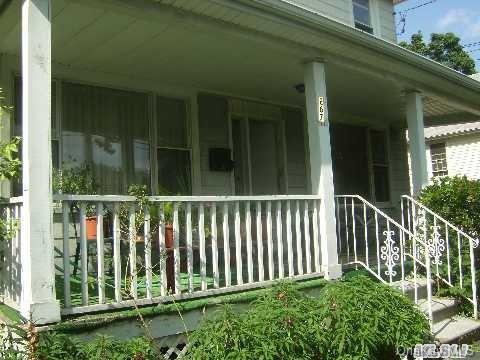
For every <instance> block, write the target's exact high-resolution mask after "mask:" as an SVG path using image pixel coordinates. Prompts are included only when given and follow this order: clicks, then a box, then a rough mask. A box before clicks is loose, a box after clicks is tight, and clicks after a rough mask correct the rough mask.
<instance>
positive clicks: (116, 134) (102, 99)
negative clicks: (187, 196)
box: [61, 82, 150, 194]
mask: <svg viewBox="0 0 480 360" xmlns="http://www.w3.org/2000/svg"><path fill="white" fill-rule="evenodd" d="M62 102H63V105H62V111H63V114H62V149H61V151H62V160H63V162H62V167H66V168H68V167H77V166H81V165H82V164H84V163H87V164H89V165H91V167H92V172H93V176H94V177H95V180H96V181H97V183H98V185H99V193H103V194H125V193H126V192H127V189H128V186H129V185H130V184H145V185H149V184H150V143H149V124H148V98H147V95H146V94H143V93H138V92H131V91H123V90H116V89H110V88H104V87H98V86H89V85H80V84H73V83H68V82H63V84H62Z"/></svg>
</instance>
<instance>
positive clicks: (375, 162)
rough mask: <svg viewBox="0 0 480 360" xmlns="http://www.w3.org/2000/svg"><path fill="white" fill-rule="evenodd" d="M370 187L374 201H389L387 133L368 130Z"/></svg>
mask: <svg viewBox="0 0 480 360" xmlns="http://www.w3.org/2000/svg"><path fill="white" fill-rule="evenodd" d="M370 151H371V169H372V175H371V176H372V185H373V186H372V187H373V192H374V198H375V201H376V202H389V201H390V176H389V171H390V170H389V161H388V143H387V133H386V132H385V131H381V130H370Z"/></svg>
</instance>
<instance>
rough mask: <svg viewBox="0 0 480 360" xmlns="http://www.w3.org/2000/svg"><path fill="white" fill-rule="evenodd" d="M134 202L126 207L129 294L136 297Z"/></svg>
mask: <svg viewBox="0 0 480 360" xmlns="http://www.w3.org/2000/svg"><path fill="white" fill-rule="evenodd" d="M135 222H136V220H135V204H132V205H130V206H129V208H128V240H129V244H130V253H129V258H130V296H132V297H133V298H134V299H137V297H138V291H137V243H136V242H137V229H136V225H135Z"/></svg>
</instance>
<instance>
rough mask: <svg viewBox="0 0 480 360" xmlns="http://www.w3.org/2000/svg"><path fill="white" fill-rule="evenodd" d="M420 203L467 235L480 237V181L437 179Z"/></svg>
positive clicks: (459, 178) (464, 178)
mask: <svg viewBox="0 0 480 360" xmlns="http://www.w3.org/2000/svg"><path fill="white" fill-rule="evenodd" d="M420 201H421V202H422V203H423V204H424V205H425V206H427V207H428V208H430V209H431V210H433V211H434V212H436V213H437V214H439V215H440V216H442V217H443V218H445V219H447V220H448V221H450V222H451V223H453V224H454V225H456V226H457V227H459V228H460V229H462V230H463V231H465V232H466V233H467V234H470V235H471V236H473V237H480V181H479V180H469V179H467V178H466V177H460V176H457V177H444V178H440V179H436V180H435V181H434V183H433V184H432V185H429V186H427V187H426V188H425V189H424V190H423V191H422V192H421V194H420Z"/></svg>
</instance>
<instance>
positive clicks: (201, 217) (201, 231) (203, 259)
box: [198, 203, 207, 290]
mask: <svg viewBox="0 0 480 360" xmlns="http://www.w3.org/2000/svg"><path fill="white" fill-rule="evenodd" d="M198 238H199V246H200V279H201V280H200V281H201V289H202V290H207V266H206V263H207V256H206V252H205V209H204V206H203V203H200V204H199V205H198Z"/></svg>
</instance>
